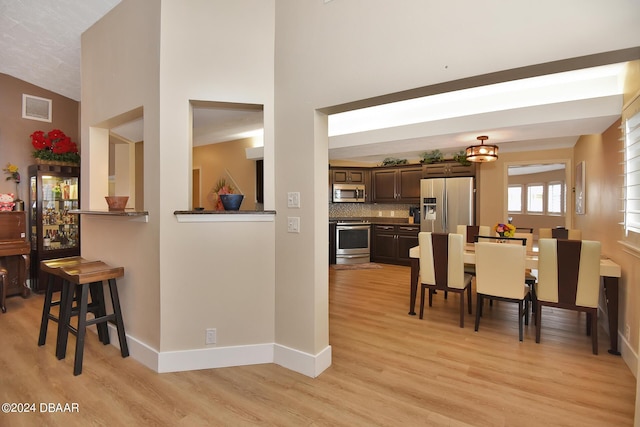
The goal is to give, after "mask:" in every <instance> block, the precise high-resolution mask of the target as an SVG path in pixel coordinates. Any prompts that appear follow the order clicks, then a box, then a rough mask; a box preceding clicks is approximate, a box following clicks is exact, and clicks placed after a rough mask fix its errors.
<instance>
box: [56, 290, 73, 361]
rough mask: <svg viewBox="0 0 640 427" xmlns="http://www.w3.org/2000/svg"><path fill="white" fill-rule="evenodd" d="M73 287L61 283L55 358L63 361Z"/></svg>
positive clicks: (67, 337)
mask: <svg viewBox="0 0 640 427" xmlns="http://www.w3.org/2000/svg"><path fill="white" fill-rule="evenodd" d="M74 288H75V285H73V284H71V283H69V282H67V281H66V280H65V281H63V282H62V295H61V297H60V314H59V315H58V339H57V341H56V357H57V358H58V360H61V359H64V358H65V357H66V355H67V341H68V339H69V327H68V325H69V323H70V322H71V310H72V306H73V294H74V293H75V292H74Z"/></svg>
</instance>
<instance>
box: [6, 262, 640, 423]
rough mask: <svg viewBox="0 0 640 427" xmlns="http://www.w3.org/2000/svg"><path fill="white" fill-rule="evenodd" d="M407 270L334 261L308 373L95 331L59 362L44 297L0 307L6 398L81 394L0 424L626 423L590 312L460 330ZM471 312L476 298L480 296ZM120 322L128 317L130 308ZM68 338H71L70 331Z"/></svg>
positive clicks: (617, 383)
mask: <svg viewBox="0 0 640 427" xmlns="http://www.w3.org/2000/svg"><path fill="white" fill-rule="evenodd" d="M409 273H410V272H409V268H408V267H401V266H391V265H383V268H381V269H376V270H341V271H336V270H334V269H330V271H329V278H330V284H329V311H330V315H329V318H330V319H329V320H330V324H329V326H330V344H331V346H332V354H333V363H332V366H331V367H330V368H329V369H327V370H326V371H325V372H324V373H323V374H322V375H320V376H319V377H318V378H315V379H312V378H308V377H306V376H303V375H300V374H297V373H295V372H292V371H289V370H287V369H285V368H282V367H280V366H277V365H274V364H265V365H254V366H242V367H234V368H223V369H210V370H201V371H189V372H175V373H166V374H157V373H155V372H153V371H151V370H149V369H147V368H145V367H144V366H142V365H140V364H139V363H138V362H136V361H135V360H133V359H132V358H126V359H123V358H122V357H120V353H119V350H118V349H116V348H115V347H113V346H103V345H102V344H100V343H99V342H98V339H97V337H96V336H95V335H93V334H90V335H89V336H88V339H87V341H86V349H85V357H84V365H83V373H82V375H80V376H78V377H74V376H73V357H67V358H66V359H64V360H61V361H60V360H57V359H56V358H55V354H54V347H55V343H54V338H55V328H54V327H52V328H50V331H49V334H48V338H47V344H46V345H45V346H43V347H38V346H37V340H38V326H39V317H40V313H41V309H42V296H41V295H34V296H32V297H31V298H29V299H26V300H23V299H22V298H20V297H17V298H10V299H8V301H7V306H8V311H7V313H6V314H3V315H0V401H1V402H14V403H25V402H35V403H37V404H39V403H40V402H43V403H48V402H52V403H63V404H64V403H77V404H78V406H79V409H80V412H79V413H68V414H67V413H62V414H58V413H56V414H52V413H41V412H36V413H22V414H16V413H9V414H5V413H0V426H5V425H11V426H35V425H47V426H80V425H82V426H84V425H98V426H120V425H123V426H124V425H137V426H207V425H212V426H244V425H247V426H248V425H260V426H262V425H278V426H398V425H409V426H415V425H425V426H450V427H469V426H514V425H518V426H540V425H548V426H556V425H563V426H581V427H584V426H598V427H600V426H603V425H616V426H631V425H633V416H634V402H635V378H634V377H633V375H632V373H631V372H630V371H629V369H628V367H627V366H626V365H625V364H624V362H623V360H622V358H621V357H616V356H612V355H609V354H608V353H607V351H606V350H607V348H608V337H607V335H606V333H605V332H604V330H602V329H600V331H599V334H598V336H599V351H600V354H599V355H597V356H594V355H593V354H592V353H591V339H590V338H589V337H587V336H586V335H585V333H584V322H585V317H584V315H576V314H575V313H573V312H566V311H563V310H558V309H549V310H547V309H546V308H545V310H544V311H543V330H542V342H541V343H540V344H536V343H535V326H534V325H533V322H531V324H530V325H529V326H526V327H525V337H524V341H523V342H519V341H518V327H517V314H516V313H517V312H516V305H515V304H509V303H504V302H498V303H495V304H494V306H493V307H489V306H488V305H487V306H485V311H484V316H483V318H482V321H481V324H480V330H479V331H478V332H474V330H473V322H474V315H468V314H467V315H466V316H465V328H459V327H458V307H459V306H458V302H459V300H458V298H459V296H457V295H449V298H448V299H447V300H445V299H444V295H443V294H442V293H438V294H437V295H435V297H434V304H433V307H425V316H424V319H422V320H421V319H418V318H417V316H409V315H407V313H408V308H409V307H408V287H409ZM474 314H475V298H474ZM125 321H126V319H125ZM70 341H71V342H70V348H73V345H74V344H75V342H74V340H73V338H70Z"/></svg>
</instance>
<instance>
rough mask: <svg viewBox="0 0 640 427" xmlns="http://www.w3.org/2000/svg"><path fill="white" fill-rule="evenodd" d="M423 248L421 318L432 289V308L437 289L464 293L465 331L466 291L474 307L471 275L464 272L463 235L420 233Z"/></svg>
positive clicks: (461, 302) (462, 326)
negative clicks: (425, 300)
mask: <svg viewBox="0 0 640 427" xmlns="http://www.w3.org/2000/svg"><path fill="white" fill-rule="evenodd" d="M418 243H419V245H420V279H419V280H420V282H419V283H420V284H421V286H420V319H422V318H423V315H424V296H425V291H426V290H427V289H429V307H431V306H432V303H433V293H434V292H435V291H436V290H442V291H445V292H455V293H458V294H460V327H461V328H464V292H465V290H466V291H467V301H468V306H469V308H468V309H469V314H471V312H472V308H471V304H472V302H471V275H470V274H467V273H465V272H464V241H463V237H462V235H461V234H453V233H431V232H421V233H418Z"/></svg>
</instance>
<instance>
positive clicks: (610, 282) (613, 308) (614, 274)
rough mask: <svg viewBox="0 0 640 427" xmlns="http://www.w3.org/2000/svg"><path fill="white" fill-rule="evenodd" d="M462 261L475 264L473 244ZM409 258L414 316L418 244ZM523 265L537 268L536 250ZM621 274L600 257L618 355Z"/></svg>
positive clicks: (611, 350)
mask: <svg viewBox="0 0 640 427" xmlns="http://www.w3.org/2000/svg"><path fill="white" fill-rule="evenodd" d="M463 257H464V263H465V264H473V265H475V264H476V253H475V246H474V245H473V244H467V245H465V248H464V256H463ZM409 259H410V262H411V287H410V289H411V290H410V295H409V315H411V316H415V315H416V312H415V305H416V294H417V292H418V280H419V276H420V246H414V247H412V248H411V249H409ZM525 267H526V268H529V269H532V270H537V268H538V253H537V252H536V251H527V254H526V260H525ZM621 275H622V269H621V268H620V265H618V264H616V263H615V262H614V261H613V260H611V259H610V258H608V257H606V256H601V257H600V277H601V278H602V283H603V287H604V295H605V300H606V301H605V302H606V306H607V313H608V319H609V340H610V348H609V353H610V354H614V355H618V356H619V355H620V351H619V350H618V304H619V301H618V288H619V284H618V281H619V280H618V279H619V278H620V277H621Z"/></svg>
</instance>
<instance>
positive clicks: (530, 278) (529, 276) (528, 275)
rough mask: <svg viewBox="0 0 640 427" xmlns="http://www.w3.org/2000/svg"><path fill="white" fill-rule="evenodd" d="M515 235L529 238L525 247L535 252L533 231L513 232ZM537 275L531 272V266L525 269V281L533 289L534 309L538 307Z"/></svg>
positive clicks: (519, 237)
mask: <svg viewBox="0 0 640 427" xmlns="http://www.w3.org/2000/svg"><path fill="white" fill-rule="evenodd" d="M513 237H515V238H517V239H527V241H526V244H525V247H526V248H527V252H533V233H520V232H518V231H516V232H515V233H514V234H513ZM536 280H537V277H536V276H535V275H534V274H533V273H532V272H531V269H530V268H527V269H525V271H524V282H525V283H526V284H527V285H529V290H530V291H531V302H532V305H533V307H532V309H533V310H535V308H536V296H535V286H534V285H535V284H536Z"/></svg>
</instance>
